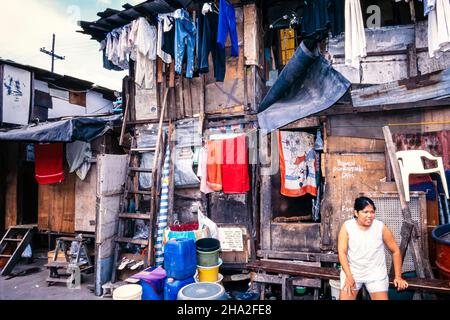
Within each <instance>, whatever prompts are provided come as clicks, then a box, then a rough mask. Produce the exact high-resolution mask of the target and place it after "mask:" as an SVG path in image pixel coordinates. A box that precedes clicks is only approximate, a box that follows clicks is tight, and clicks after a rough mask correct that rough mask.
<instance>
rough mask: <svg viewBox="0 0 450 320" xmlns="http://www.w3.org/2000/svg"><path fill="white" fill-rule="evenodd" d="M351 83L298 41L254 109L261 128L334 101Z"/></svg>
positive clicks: (284, 122) (272, 126)
mask: <svg viewBox="0 0 450 320" xmlns="http://www.w3.org/2000/svg"><path fill="white" fill-rule="evenodd" d="M350 85H351V83H350V82H349V81H348V80H347V79H346V78H345V77H344V76H343V75H342V74H340V73H339V72H338V71H336V70H335V69H333V67H332V66H331V64H330V63H329V62H328V61H327V60H326V59H325V58H324V57H323V56H321V55H319V53H318V52H317V51H316V52H311V51H310V50H308V48H306V46H305V45H304V44H303V43H302V44H301V45H300V46H299V47H298V48H297V50H296V52H295V53H294V55H293V56H292V58H291V59H290V60H289V62H288V64H287V65H286V66H285V67H284V69H283V71H282V72H281V73H280V76H279V77H278V79H277V81H276V82H275V84H274V85H273V87H272V88H271V89H270V90H269V92H268V93H267V95H266V96H265V97H264V99H263V101H262V102H261V105H260V107H259V109H258V121H259V126H260V128H261V129H265V130H268V131H272V130H275V129H278V128H280V127H282V126H285V125H287V124H289V123H291V122H293V121H296V120H298V119H302V118H305V117H307V116H309V115H312V114H315V113H318V112H320V111H323V110H325V109H327V108H329V107H331V106H332V105H333V104H335V103H336V102H337V101H338V100H339V99H340V98H341V97H342V96H343V95H344V94H345V93H346V92H347V90H348V89H349V88H350Z"/></svg>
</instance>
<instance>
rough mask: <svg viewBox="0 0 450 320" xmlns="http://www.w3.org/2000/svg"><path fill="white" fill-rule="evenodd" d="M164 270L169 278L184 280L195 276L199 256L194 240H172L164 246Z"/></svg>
mask: <svg viewBox="0 0 450 320" xmlns="http://www.w3.org/2000/svg"><path fill="white" fill-rule="evenodd" d="M164 269H165V270H166V273H167V277H168V278H174V279H176V280H183V279H187V278H190V277H192V276H194V274H195V271H196V270H197V255H196V249H195V242H194V240H193V239H188V238H180V239H175V240H170V241H168V242H167V243H166V245H165V246H164Z"/></svg>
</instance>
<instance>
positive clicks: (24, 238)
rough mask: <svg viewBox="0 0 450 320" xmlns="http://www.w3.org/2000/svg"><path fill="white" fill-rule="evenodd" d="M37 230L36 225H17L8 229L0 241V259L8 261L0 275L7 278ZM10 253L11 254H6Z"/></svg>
mask: <svg viewBox="0 0 450 320" xmlns="http://www.w3.org/2000/svg"><path fill="white" fill-rule="evenodd" d="M36 230H37V225H34V224H32V225H17V226H12V227H10V228H8V230H7V231H6V233H5V235H4V236H3V238H2V240H1V241H0V259H8V261H7V262H6V264H5V266H4V267H3V269H2V272H1V275H2V276H7V275H8V274H10V273H11V271H12V270H13V268H14V266H15V265H16V264H17V262H19V260H20V257H21V256H22V253H23V251H24V250H25V248H26V247H27V245H28V244H29V243H30V241H31V239H32V238H33V235H34V234H35V232H36ZM10 251H12V252H11V253H8V252H10Z"/></svg>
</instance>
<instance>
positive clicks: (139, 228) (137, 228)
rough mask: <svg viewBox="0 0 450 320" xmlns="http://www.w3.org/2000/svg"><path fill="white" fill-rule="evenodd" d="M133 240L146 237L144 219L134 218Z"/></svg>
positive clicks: (146, 228) (146, 227)
mask: <svg viewBox="0 0 450 320" xmlns="http://www.w3.org/2000/svg"><path fill="white" fill-rule="evenodd" d="M133 239H134V240H136V239H143V240H147V239H148V225H147V224H145V221H144V220H136V223H135V225H134V237H133Z"/></svg>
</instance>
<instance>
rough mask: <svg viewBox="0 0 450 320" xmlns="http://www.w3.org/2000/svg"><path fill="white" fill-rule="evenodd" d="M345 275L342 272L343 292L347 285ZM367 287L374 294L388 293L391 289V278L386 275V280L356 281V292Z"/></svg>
mask: <svg viewBox="0 0 450 320" xmlns="http://www.w3.org/2000/svg"><path fill="white" fill-rule="evenodd" d="M345 279H346V276H345V273H344V272H341V290H342V289H343V288H344V284H345ZM363 285H365V286H366V289H367V291H368V292H369V293H372V292H387V291H388V289H389V277H388V276H387V275H386V277H385V278H384V279H381V280H375V281H355V287H356V290H359V289H361V287H362V286H363Z"/></svg>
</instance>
